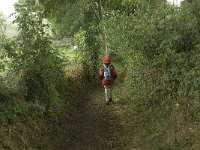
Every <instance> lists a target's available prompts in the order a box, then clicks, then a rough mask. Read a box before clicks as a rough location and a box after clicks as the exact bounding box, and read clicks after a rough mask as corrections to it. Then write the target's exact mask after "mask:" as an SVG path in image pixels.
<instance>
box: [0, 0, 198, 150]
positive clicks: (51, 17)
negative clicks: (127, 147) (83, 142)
mask: <svg viewBox="0 0 200 150" xmlns="http://www.w3.org/2000/svg"><path fill="white" fill-rule="evenodd" d="M15 8H16V14H17V17H16V20H15V22H16V23H17V24H18V33H19V34H18V35H17V36H16V37H14V38H12V39H10V40H8V39H7V40H6V39H5V37H4V34H3V31H4V25H5V24H4V23H5V21H6V20H5V18H4V17H3V16H2V15H0V50H1V51H0V54H1V58H0V59H1V61H2V62H3V61H4V62H6V63H7V64H6V67H7V71H5V65H1V64H0V70H1V72H4V77H0V100H1V101H0V104H1V105H0V123H1V127H0V133H1V134H2V139H3V138H5V136H3V135H5V133H6V131H7V128H8V127H9V128H10V130H11V133H16V131H17V133H18V132H19V133H18V134H17V135H22V137H23V138H26V136H27V135H29V134H32V135H33V137H32V138H33V139H39V140H38V142H37V141H35V140H34V141H35V143H33V144H30V143H28V142H29V141H31V140H32V139H31V138H28V139H27V141H26V142H27V143H26V144H27V145H28V144H30V145H31V146H33V145H34V144H36V147H37V146H38V147H37V148H38V149H41V148H43V147H44V145H43V144H44V143H45V142H44V140H43V141H42V144H39V143H40V142H39V141H40V138H41V137H44V135H46V134H45V133H48V134H49V133H51V132H49V131H48V130H49V129H50V130H53V129H55V128H56V129H57V128H58V127H59V125H61V124H62V122H63V121H64V120H65V119H66V117H67V116H69V114H70V113H69V112H71V111H72V110H73V109H74V105H75V104H76V103H77V102H78V100H80V99H81V97H82V95H83V93H84V92H85V87H86V83H87V84H88V83H90V86H91V85H96V82H97V81H98V67H99V66H100V63H101V60H100V59H99V58H102V57H103V55H105V47H106V46H108V47H109V54H110V55H111V56H112V58H113V60H114V63H116V64H120V66H122V68H120V69H119V68H118V69H119V70H120V71H121V72H122V73H121V76H120V77H119V78H121V79H120V80H122V83H120V86H121V88H120V92H121V93H120V96H119V99H120V102H123V103H122V104H125V105H127V104H128V107H127V110H126V114H125V115H126V116H127V117H126V119H127V121H128V124H129V126H130V127H131V128H133V133H130V134H131V135H132V136H133V143H131V144H132V145H133V147H140V146H141V145H142V149H148V150H151V149H152V150H155V149H164V150H165V149H174V150H183V149H198V148H199V147H200V143H199V122H200V99H199V98H200V95H199V94H200V91H199V89H200V82H199V81H200V76H199V75H200V71H199V70H200V60H199V51H200V13H199V10H200V2H199V0H193V1H190V0H185V1H184V2H183V3H182V6H181V7H175V6H173V5H171V4H169V3H166V1H165V0H159V1H155V0H152V1H149V0H132V1H131V0H113V1H111V0H107V1H106V0H65V1H63V0H56V1H55V0H38V1H37V0H20V1H19V3H18V4H16V5H15ZM63 39H67V40H66V41H65V42H63V41H64V40H63ZM68 40H69V41H71V42H69V43H68ZM59 42H60V43H62V44H63V45H62V46H60V45H59V44H56V43H59ZM73 46H78V49H77V50H75V53H76V55H75V56H74V57H72V58H71V60H68V59H67V58H68V56H66V53H67V52H69V51H65V50H67V49H70V47H73ZM63 51H65V52H64V53H63ZM73 58H75V60H74V59H73ZM77 63H78V64H77ZM2 64H3V63H2ZM4 64H5V63H4ZM80 66H81V67H80ZM66 68H67V69H66ZM66 70H67V71H66ZM74 70H75V71H74ZM77 70H78V71H77ZM83 70H84V71H83ZM79 71H80V72H81V73H80V72H79ZM82 71H83V72H82ZM66 72H67V73H66ZM76 73H78V74H76ZM11 91H12V92H11ZM77 93H80V94H79V95H77ZM20 123H21V124H23V125H24V126H30V128H28V129H24V128H23V127H24V126H23V125H22V126H23V127H21V126H20V125H21V124H20ZM19 124H20V125H19ZM38 124H39V125H41V126H42V127H43V126H46V125H47V124H48V125H47V128H48V129H47V130H45V131H44V132H45V133H43V135H42V133H41V134H40V135H38V134H37V131H38ZM42 127H41V128H39V130H42ZM16 128H17V129H16ZM22 128H23V129H22ZM12 130H13V132H12ZM56 131H57V130H56ZM24 132H26V133H27V135H26V136H25V135H23V134H24ZM11 133H10V135H11ZM10 137H11V139H12V138H15V136H10ZM44 139H45V138H44ZM136 139H137V140H136ZM21 143H23V142H21ZM8 144H9V142H8ZM23 144H24V143H23ZM30 145H29V146H30ZM18 146H19V145H18ZM33 147H34V146H33ZM11 148H13V147H12V146H11Z"/></svg>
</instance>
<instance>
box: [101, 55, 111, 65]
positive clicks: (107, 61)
mask: <svg viewBox="0 0 200 150" xmlns="http://www.w3.org/2000/svg"><path fill="white" fill-rule="evenodd" d="M103 63H104V64H110V63H111V59H110V56H105V58H104V60H103Z"/></svg>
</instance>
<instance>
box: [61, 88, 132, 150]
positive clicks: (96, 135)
mask: <svg viewBox="0 0 200 150" xmlns="http://www.w3.org/2000/svg"><path fill="white" fill-rule="evenodd" d="M103 92H104V91H103V89H102V88H99V89H97V90H96V91H95V92H94V93H91V94H90V95H89V98H88V99H86V100H83V101H82V102H81V104H80V106H79V107H78V110H77V112H76V114H74V116H73V120H72V123H71V125H70V126H69V127H68V129H67V130H68V131H67V132H68V134H69V135H70V136H69V135H68V136H69V137H66V138H65V142H64V143H63V145H62V146H61V147H60V149H63V150H125V149H126V146H127V144H128V141H127V139H126V133H127V131H126V130H125V128H124V127H123V126H122V125H121V120H120V117H119V116H118V115H117V114H118V111H119V107H120V106H119V104H117V103H115V104H112V105H106V104H105V100H104V93H103ZM65 132H66V131H65Z"/></svg>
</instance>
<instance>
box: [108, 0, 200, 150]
mask: <svg viewBox="0 0 200 150" xmlns="http://www.w3.org/2000/svg"><path fill="white" fill-rule="evenodd" d="M199 9H200V3H199V1H193V2H192V3H191V4H185V5H184V6H182V7H181V8H174V7H172V6H170V5H168V4H167V5H164V6H162V7H161V8H160V9H158V10H157V11H158V12H157V13H154V14H153V15H150V14H149V13H139V14H138V15H134V14H133V15H129V16H127V15H124V14H119V13H116V14H115V15H114V16H113V17H111V18H109V19H108V21H107V27H108V34H109V42H110V43H111V45H112V46H113V48H114V49H116V50H117V51H118V53H119V54H121V55H122V56H123V58H124V61H123V64H124V65H123V66H124V73H125V74H126V76H125V81H124V85H123V86H125V90H124V92H125V91H126V92H125V93H126V94H125V95H124V94H123V96H122V97H123V99H125V101H126V102H127V101H129V103H130V104H132V106H131V108H130V110H128V111H129V112H127V113H128V114H129V113H131V111H132V113H134V112H135V113H136V114H137V117H134V116H132V117H131V118H130V119H131V120H132V121H133V120H135V119H136V120H137V124H135V123H134V125H133V126H134V127H136V126H137V125H138V126H141V125H142V126H143V127H145V130H146V133H145V134H147V135H149V138H148V139H147V141H148V142H147V143H151V144H149V145H148V146H149V147H148V148H147V149H176V150H177V149H185V148H186V149H187V148H189V149H190V148H191V147H198V146H199V145H198V144H199V143H198V142H197V141H198V138H197V135H198V130H199V127H198V123H199V119H200V118H199V112H200V108H199V106H200V105H199V104H200V101H199V96H200V95H199V88H200V87H199V85H200V84H199V67H200V66H199V58H198V55H199V43H200V39H199V37H200V35H199V22H200V19H199V12H198V10H199ZM119 20H120V21H119ZM116 31H117V32H116ZM190 130H192V131H190ZM172 133H173V134H172ZM168 134H171V136H169V135H168ZM141 136H142V135H141ZM195 137H196V138H195ZM159 143H162V144H159ZM194 149H195V148H194Z"/></svg>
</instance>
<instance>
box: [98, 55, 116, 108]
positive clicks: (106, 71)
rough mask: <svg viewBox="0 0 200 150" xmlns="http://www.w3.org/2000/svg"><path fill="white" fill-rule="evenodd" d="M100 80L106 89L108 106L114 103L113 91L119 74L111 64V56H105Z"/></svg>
mask: <svg viewBox="0 0 200 150" xmlns="http://www.w3.org/2000/svg"><path fill="white" fill-rule="evenodd" d="M100 78H101V82H102V85H103V86H104V88H105V96H106V104H107V105H108V104H109V103H110V102H113V99H112V89H113V86H114V81H115V79H116V78H117V73H116V71H115V68H114V66H113V65H112V64H111V58H110V56H105V58H104V60H103V67H102V68H101V69H100Z"/></svg>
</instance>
